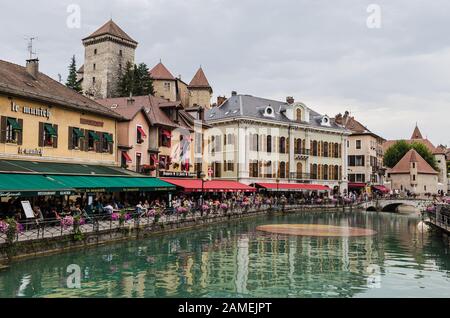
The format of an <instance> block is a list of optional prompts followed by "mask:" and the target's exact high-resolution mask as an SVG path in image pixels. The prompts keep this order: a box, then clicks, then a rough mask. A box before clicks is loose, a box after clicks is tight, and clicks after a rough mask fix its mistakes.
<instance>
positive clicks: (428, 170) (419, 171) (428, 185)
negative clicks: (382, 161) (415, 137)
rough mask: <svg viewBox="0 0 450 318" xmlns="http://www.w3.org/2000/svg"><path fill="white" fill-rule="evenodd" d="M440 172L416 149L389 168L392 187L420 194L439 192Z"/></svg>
mask: <svg viewBox="0 0 450 318" xmlns="http://www.w3.org/2000/svg"><path fill="white" fill-rule="evenodd" d="M438 174H439V173H438V172H437V171H436V170H434V169H433V168H432V167H431V166H430V165H429V164H428V162H426V161H425V159H423V158H422V156H421V155H420V154H419V153H418V152H417V151H416V150H414V149H411V150H409V151H408V153H407V154H406V155H405V156H404V157H403V158H402V159H401V160H400V161H399V162H398V163H397V164H396V165H395V167H393V168H392V169H389V178H390V180H391V186H392V189H394V190H400V191H410V192H412V193H415V194H418V195H420V194H426V193H432V194H436V193H437V192H438Z"/></svg>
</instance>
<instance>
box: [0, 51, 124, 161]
mask: <svg viewBox="0 0 450 318" xmlns="http://www.w3.org/2000/svg"><path fill="white" fill-rule="evenodd" d="M0 115H1V119H0V127H1V133H0V158H1V159H8V160H26V161H28V160H30V161H31V160H37V161H50V162H67V163H83V164H93V165H94V164H95V165H110V166H115V165H116V164H117V161H116V136H117V121H118V120H119V119H120V118H121V117H120V115H118V114H116V113H114V112H112V111H110V110H108V109H106V108H104V107H103V106H101V105H99V104H97V103H96V102H94V101H92V100H91V99H89V98H87V97H84V96H82V95H80V94H78V93H76V92H75V91H73V90H71V89H69V88H67V87H65V86H63V85H61V84H60V83H58V82H56V81H54V80H53V79H51V78H50V77H48V76H46V75H45V74H42V73H40V72H39V61H38V60H29V61H27V66H26V67H22V66H19V65H16V64H12V63H8V62H4V61H0Z"/></svg>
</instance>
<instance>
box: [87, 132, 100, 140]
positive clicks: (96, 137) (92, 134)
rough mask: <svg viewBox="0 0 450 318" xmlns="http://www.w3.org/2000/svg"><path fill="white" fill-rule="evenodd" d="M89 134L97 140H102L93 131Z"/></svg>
mask: <svg viewBox="0 0 450 318" xmlns="http://www.w3.org/2000/svg"><path fill="white" fill-rule="evenodd" d="M89 136H90V137H92V139H94V140H95V141H100V137H99V136H98V135H97V134H96V133H95V132H93V131H90V132H89Z"/></svg>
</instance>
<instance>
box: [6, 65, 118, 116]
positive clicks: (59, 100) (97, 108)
mask: <svg viewBox="0 0 450 318" xmlns="http://www.w3.org/2000/svg"><path fill="white" fill-rule="evenodd" d="M0 93H3V94H6V95H11V96H20V97H23V98H29V99H34V100H38V101H41V102H45V103H50V104H56V105H60V106H62V107H67V108H71V109H74V110H76V111H80V112H81V111H85V112H91V113H95V114H100V115H103V116H107V117H114V118H120V116H119V115H117V113H115V112H113V111H111V110H110V109H108V108H106V107H104V106H102V105H100V104H98V103H97V102H95V101H93V100H92V99H90V98H87V97H86V96H83V95H82V94H80V93H77V92H76V91H74V90H73V89H70V88H68V87H66V86H65V85H63V84H61V83H59V82H58V81H55V80H54V79H52V78H50V77H49V76H47V75H45V74H43V73H40V72H39V73H38V75H37V78H33V77H32V76H31V75H30V74H29V73H28V72H27V69H26V68H25V67H23V66H20V65H17V64H13V63H10V62H6V61H2V60H0Z"/></svg>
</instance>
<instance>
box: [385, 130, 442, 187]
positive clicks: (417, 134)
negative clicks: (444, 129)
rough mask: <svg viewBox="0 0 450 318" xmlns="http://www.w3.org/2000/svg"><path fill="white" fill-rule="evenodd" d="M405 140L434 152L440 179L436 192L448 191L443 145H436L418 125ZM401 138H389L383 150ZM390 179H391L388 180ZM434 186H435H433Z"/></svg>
mask: <svg viewBox="0 0 450 318" xmlns="http://www.w3.org/2000/svg"><path fill="white" fill-rule="evenodd" d="M402 140H403V141H405V142H407V143H409V144H412V143H420V144H423V145H424V146H425V147H427V149H428V150H429V151H430V152H431V153H432V154H433V156H434V158H435V159H436V163H437V168H438V181H437V184H436V189H437V190H436V193H437V191H438V190H442V191H444V192H447V191H448V189H449V187H448V171H447V162H446V151H445V150H444V149H443V148H441V147H435V146H434V145H433V143H432V142H431V141H430V140H428V138H424V137H423V135H422V132H421V131H420V129H419V127H418V126H417V125H416V127H415V128H414V131H413V134H412V135H411V138H410V139H402ZM397 141H399V140H388V141H386V142H385V143H384V144H383V151H384V152H386V150H387V149H389V148H390V147H391V146H393V145H394V144H395V143H396V142H397ZM389 173H390V171H389V169H388V170H387V174H388V179H389ZM387 181H390V180H387ZM433 188H434V187H433Z"/></svg>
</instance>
